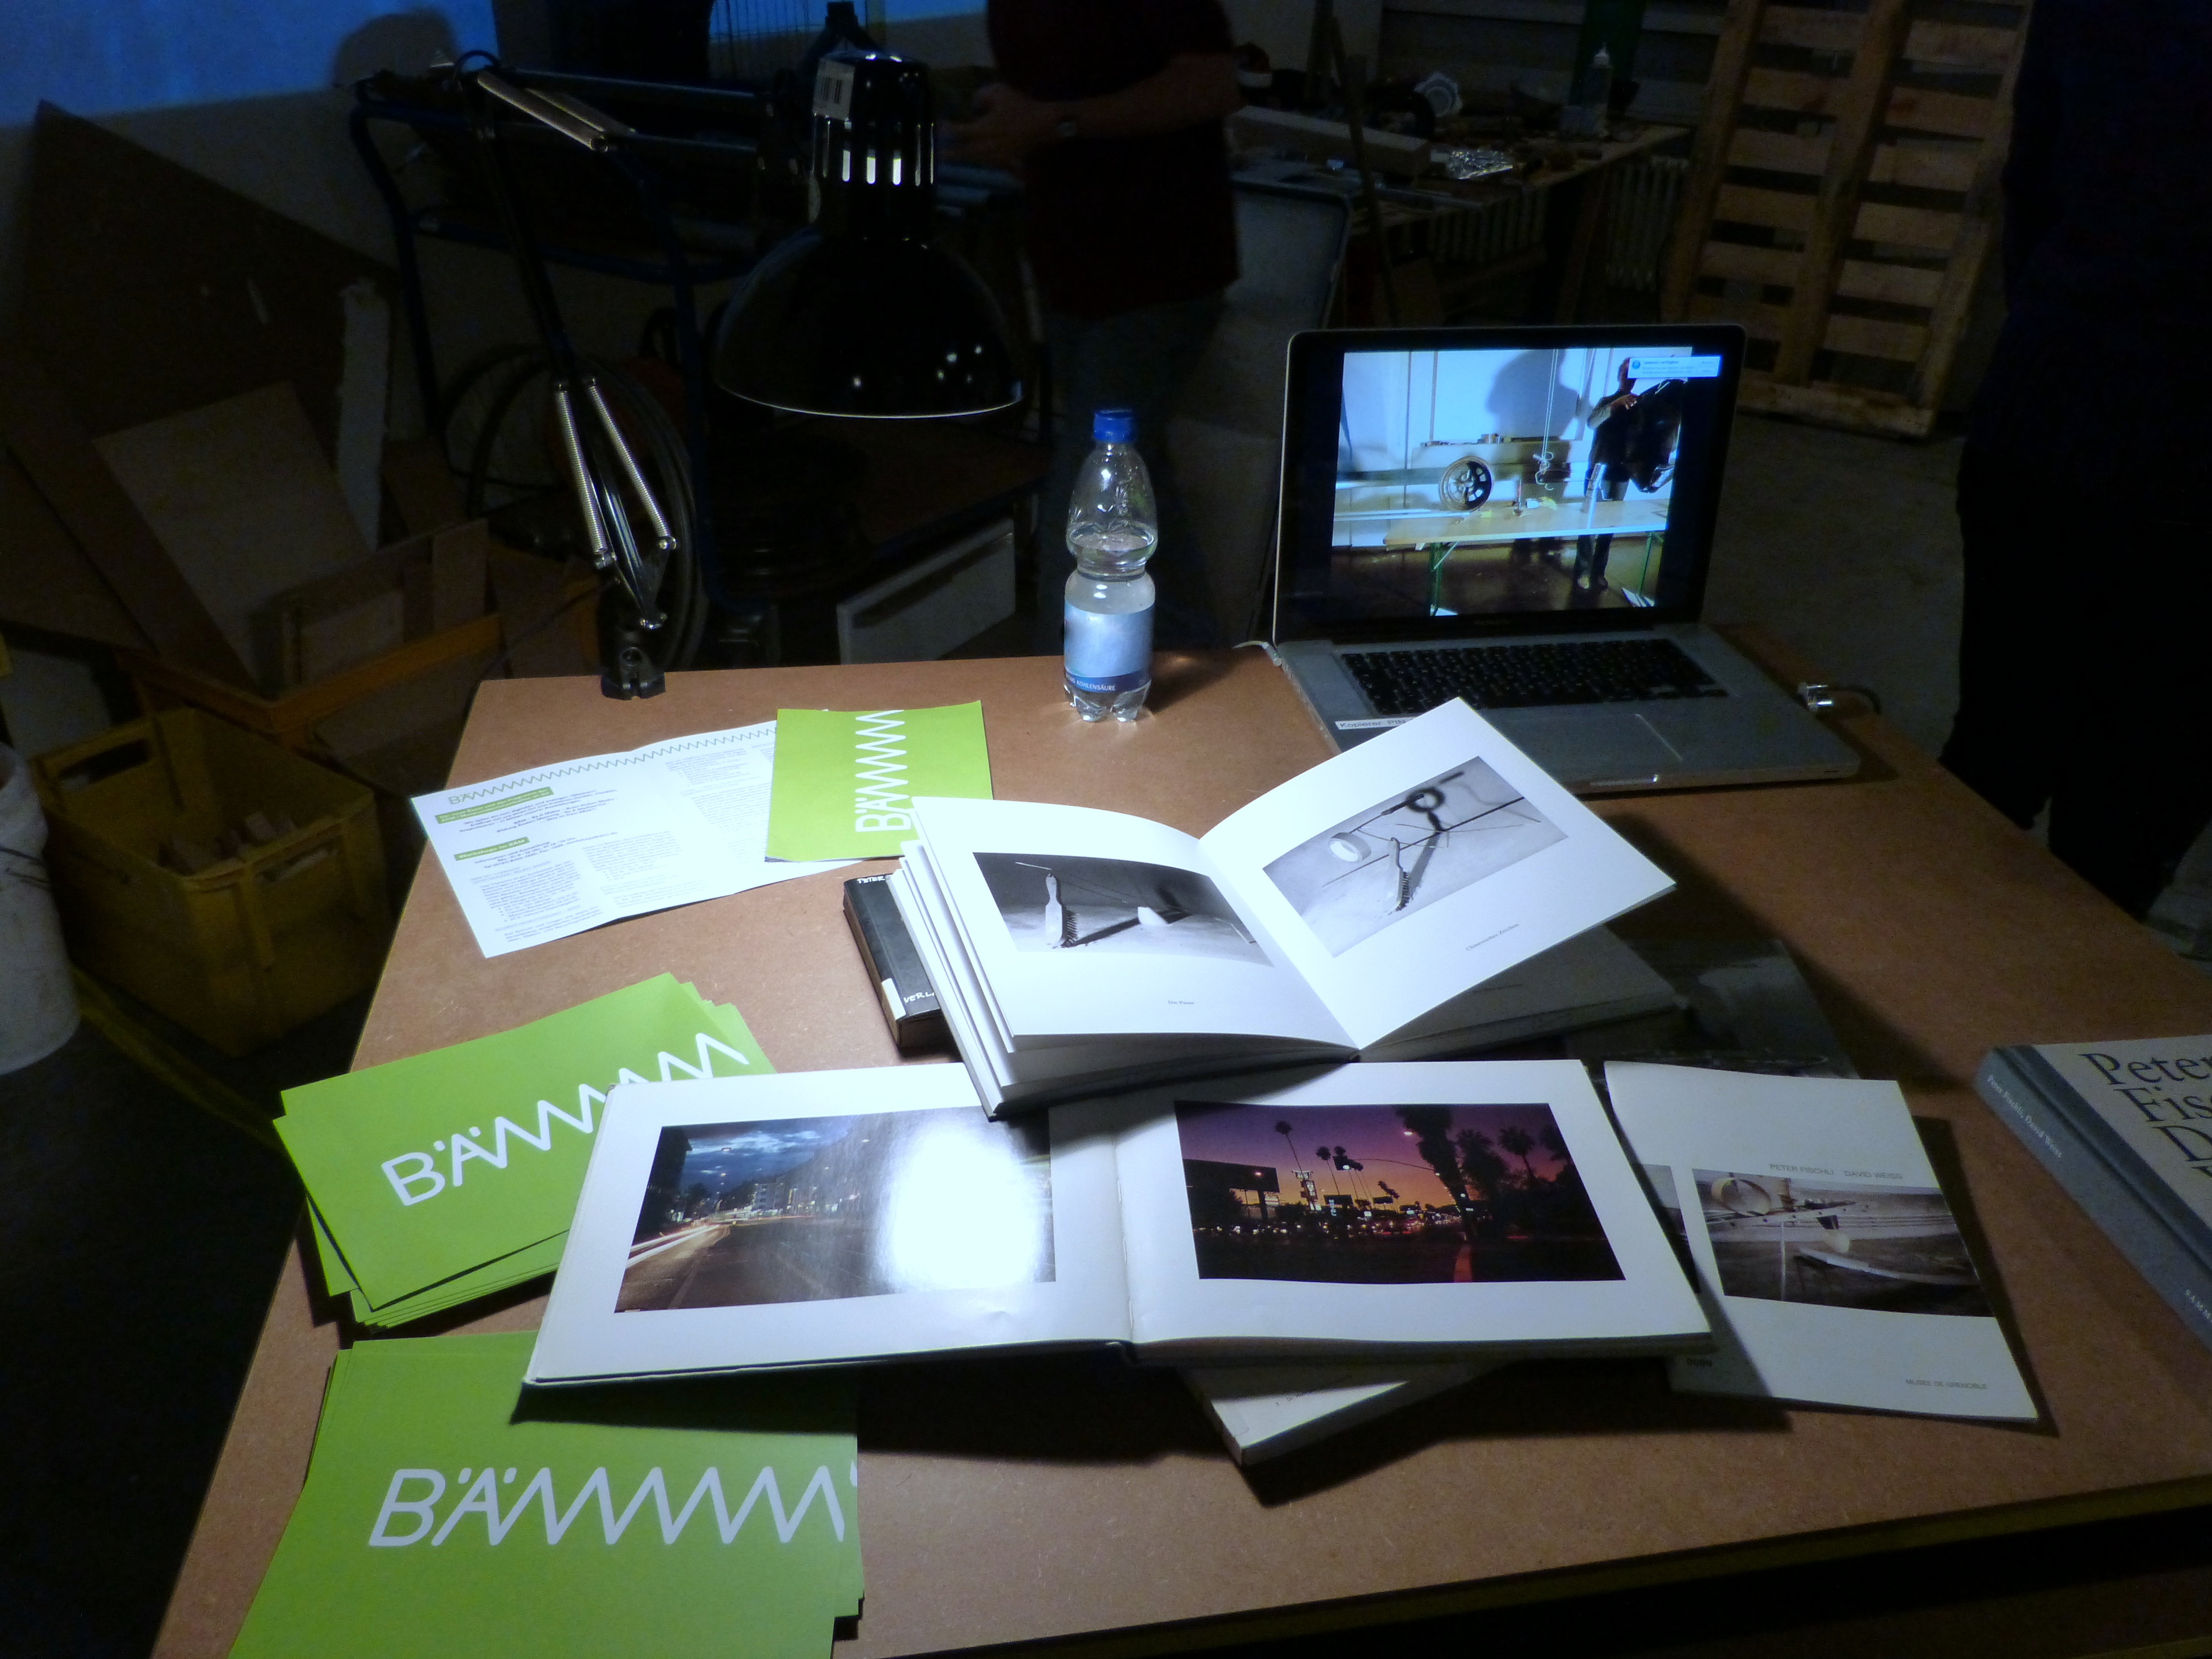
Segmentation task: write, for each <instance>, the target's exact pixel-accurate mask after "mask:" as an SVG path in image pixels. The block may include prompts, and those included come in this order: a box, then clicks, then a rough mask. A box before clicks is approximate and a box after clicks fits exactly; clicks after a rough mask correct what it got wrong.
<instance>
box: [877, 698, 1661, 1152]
mask: <svg viewBox="0 0 2212 1659" xmlns="http://www.w3.org/2000/svg"><path fill="white" fill-rule="evenodd" d="M915 829H916V836H917V839H916V840H915V842H911V843H909V845H908V849H907V853H908V856H907V860H906V863H905V866H904V867H903V868H902V871H901V872H899V879H897V880H896V881H894V883H893V884H892V887H893V891H894V894H895V896H896V897H897V898H898V901H899V905H900V909H901V911H902V914H904V915H905V916H906V917H907V921H908V927H909V929H910V930H911V932H912V933H913V934H914V936H915V941H916V944H917V945H918V946H919V947H920V948H921V951H922V952H923V956H924V958H925V964H926V965H927V968H928V969H929V971H930V974H931V976H932V978H933V980H934V981H936V984H937V987H938V994H939V997H940V999H941V1000H943V1002H944V1004H945V1014H946V1019H947V1022H948V1024H950V1025H951V1029H952V1032H953V1036H954V1041H955V1042H957V1044H958V1046H959V1048H960V1054H961V1059H962V1060H963V1061H964V1062H965V1064H966V1065H967V1066H968V1069H969V1073H970V1075H971V1076H972V1077H973V1078H974V1079H975V1086H976V1090H977V1092H978V1093H979V1094H980V1095H981V1097H982V1098H983V1101H984V1103H985V1104H986V1107H987V1109H989V1110H990V1111H991V1112H993V1114H994V1115H996V1114H997V1113H999V1112H1000V1111H1001V1110H1003V1109H1010V1108H1014V1107H1018V1106H1023V1105H1035V1104H1038V1103H1043V1102H1046V1101H1049V1100H1052V1099H1055V1098H1067V1097H1074V1096H1078V1095H1082V1094H1087V1093H1095V1092H1098V1091H1102V1090H1110V1089H1117V1088H1126V1087H1130V1086H1133V1085H1140V1084H1143V1083H1146V1082H1150V1081H1156V1080H1160V1079H1164V1078H1168V1077H1175V1076H1188V1075H1190V1074H1191V1073H1193V1071H1194V1069H1198V1068H1208V1069H1212V1070H1225V1069H1230V1068H1231V1067H1234V1066H1243V1065H1248V1064H1252V1063H1281V1062H1284V1061H1286V1060H1297V1059H1321V1058H1334V1057H1343V1058H1349V1057H1352V1056H1354V1055H1357V1056H1358V1057H1360V1058H1363V1059H1367V1060H1377V1059H1413V1058H1418V1057H1419V1056H1421V1055H1423V1054H1436V1053H1443V1052H1449V1051H1450V1050H1454V1049H1462V1050H1463V1049H1466V1048H1472V1047H1474V1046H1477V1045H1478V1044H1480V1043H1484V1042H1504V1041H1508V1040H1510V1039H1511V1038H1512V1037H1515V1036H1526V1035H1530V1034H1533V1033H1534V1032H1535V1031H1539V1030H1558V1029H1560V1028H1561V1027H1563V1026H1565V1025H1569V1024H1575V1023H1577V1021H1578V1020H1589V1021H1595V1020H1598V1019H1605V1018H1616V1017H1618V1016H1620V1014H1622V1013H1624V1012H1641V1011H1642V1010H1644V1009H1646V1008H1651V1007H1659V1006H1668V1004H1670V1003H1671V1002H1672V1000H1673V994H1672V992H1671V991H1670V990H1668V987H1667V986H1666V984H1665V981H1662V980H1661V979H1660V978H1659V977H1658V976H1657V975H1656V974H1653V973H1652V972H1651V971H1650V969H1647V968H1645V967H1644V965H1643V964H1642V963H1639V962H1638V961H1637V959H1636V958H1635V957H1634V955H1633V954H1632V953H1631V952H1630V951H1627V950H1626V949H1625V948H1624V947H1622V946H1621V945H1620V943H1619V942H1618V941H1617V940H1614V939H1611V938H1610V937H1609V936H1607V935H1604V934H1601V933H1600V934H1592V933H1590V930H1591V929H1593V928H1595V927H1597V925H1598V924H1599V923H1601V922H1603V921H1607V919H1608V918H1610V917H1613V916H1616V915H1620V913H1621V912H1623V911H1624V910H1627V909H1630V908H1632V907H1634V906H1636V905H1638V904H1642V903H1644V902H1645V901H1647V900H1649V899H1653V898H1656V897H1657V896H1660V895H1661V894H1662V893H1664V892H1666V891H1668V889H1669V888H1670V887H1671V886H1672V885H1673V883H1672V882H1670V881H1669V880H1668V878H1667V876H1666V874H1665V873H1664V872H1662V871H1661V870H1660V869H1659V868H1658V866H1656V865H1654V864H1653V863H1652V862H1651V861H1650V860H1649V859H1647V858H1645V857H1644V855H1643V854H1641V853H1638V851H1637V850H1636V849H1635V848H1632V847H1631V846H1630V845H1629V844H1628V843H1627V842H1626V841H1624V840H1622V839H1621V838H1620V836H1619V835H1617V834H1616V833H1615V832H1614V831H1613V829H1610V828H1608V827H1607V825H1606V824H1605V823H1604V822H1603V821H1602V820H1601V819H1600V818H1598V817H1596V816H1595V814H1594V813H1592V812H1591V811H1589V808H1588V807H1586V806H1584V805H1583V804H1582V803H1581V802H1580V801H1578V800H1577V799H1575V798H1574V797H1573V796H1572V795H1571V794H1570V793H1567V791H1566V790H1565V789H1563V788H1561V787H1559V785H1558V784H1557V783H1555V782H1553V781H1552V779H1551V778H1550V777H1548V776H1547V775H1546V774H1545V773H1544V772H1543V770H1542V769H1541V768H1539V767H1538V766H1537V765H1536V764H1535V763H1534V762H1533V761H1531V760H1529V759H1528V757H1527V756H1525V755H1523V754H1522V753H1521V751H1520V750H1517V749H1516V748H1514V747H1513V745H1512V744H1510V743H1508V742H1507V741H1506V740H1505V739H1504V738H1503V737H1502V736H1500V735H1499V734H1498V732H1497V731H1496V730H1495V729H1494V728H1493V727H1492V726H1491V725H1490V724H1489V723H1488V722H1487V721H1486V720H1483V719H1482V717H1481V716H1480V715H1479V714H1475V713H1474V710H1472V709H1470V708H1468V706H1467V705H1466V704H1465V703H1464V702H1456V701H1455V702H1449V703H1446V704H1444V705H1443V706H1442V707H1441V708H1435V709H1432V710H1431V711H1430V712H1429V713H1428V714H1424V715H1422V716H1421V717H1420V718H1419V719H1418V720H1411V721H1409V722H1407V724H1406V725H1404V726H1399V727H1398V728H1396V729H1395V731H1391V732H1385V733H1383V735H1382V736H1381V737H1379V738H1375V739H1374V740H1373V741H1371V742H1369V743H1364V744H1360V745H1359V747H1358V748H1357V749H1353V750H1349V751H1347V752H1346V753H1344V754H1341V755H1339V756H1337V757H1334V759H1331V760H1328V761H1325V762H1323V763H1322V764H1321V765H1319V766H1316V767H1315V768H1313V769H1311V770H1310V771H1309V772H1305V773H1304V774H1302V775H1299V776H1297V777H1295V778H1292V779H1291V781H1289V782H1287V783H1285V784H1283V785H1281V786H1279V787H1277V788H1274V789H1272V790H1270V791H1268V792H1267V793H1266V794H1264V795H1262V796H1261V797H1260V799H1257V800H1255V801H1254V802H1253V803H1252V804H1251V805H1249V806H1246V807H1244V808H1243V809H1242V810H1241V811H1237V812H1234V813H1232V814H1231V815H1230V816H1229V817H1227V818H1225V819H1224V820H1223V821H1222V822H1221V823H1218V824H1217V825H1216V826H1214V828H1213V829H1212V830H1211V831H1209V832H1208V833H1207V834H1206V835H1205V836H1202V837H1194V836H1187V835H1184V834H1183V833H1182V831H1180V830H1176V829H1169V828H1167V827H1166V826H1164V825H1162V824H1158V823H1151V822H1148V821H1147V820H1146V819H1143V818H1136V817H1127V816H1126V815H1124V814H1121V813H1118V812H1106V811H1096V810H1093V809H1089V808H1083V807H1072V806H1048V805H1037V804H1035V803H1031V802H1025V801H973V800H941V799H921V800H919V801H917V802H916V803H915ZM1585 936H1587V937H1585ZM1570 941H1571V943H1570ZM1561 946H1565V949H1558V948H1557V947H1561ZM1547 953H1548V955H1547ZM1540 958H1541V959H1542V960H1541V961H1540V960H1539V959H1540ZM1514 970H1519V971H1518V972H1517V973H1516V972H1515V971H1514Z"/></svg>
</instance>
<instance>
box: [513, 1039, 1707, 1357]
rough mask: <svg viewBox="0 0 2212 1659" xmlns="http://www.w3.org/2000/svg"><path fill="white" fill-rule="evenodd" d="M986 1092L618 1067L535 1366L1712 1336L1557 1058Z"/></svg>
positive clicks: (910, 1073) (1567, 1064) (927, 1072)
mask: <svg viewBox="0 0 2212 1659" xmlns="http://www.w3.org/2000/svg"><path fill="white" fill-rule="evenodd" d="M976 1105H977V1102H976V1099H975V1093H974V1091H973V1090H972V1089H970V1088H969V1084H968V1079H967V1077H966V1075H965V1074H964V1073H963V1072H962V1070H961V1069H960V1068H958V1067H957V1066H895V1067H888V1068H880V1069H874V1070H866V1071H852V1072H803V1073H783V1074H781V1075H773V1076H763V1077H757V1078H750V1077H749V1078H742V1079H723V1080H717V1081H714V1082H709V1083H683V1084H651V1083H648V1084H632V1085H624V1086H623V1087H622V1088H620V1089H617V1090H616V1091H613V1092H612V1093H611V1095H610V1096H609V1097H608V1106H607V1111H606V1114H605V1119H604V1121H603V1122H602V1125H601V1127H600V1129H599V1139H598V1144H597V1146H595V1147H594V1148H593V1151H592V1164H591V1169H590V1171H589V1173H588V1174H587V1176H586V1178H585V1182H584V1191H583V1196H582V1198H581V1200H580V1202H579V1203H578V1206H577V1209H576V1215H575V1220H574V1225H573V1226H572V1227H571V1228H570V1231H569V1234H568V1247H567V1249H566V1251H565V1253H564V1254H563V1255H562V1261H561V1269H560V1273H559V1274H558V1276H557V1277H556V1279H555V1280H554V1285H553V1293H552V1297H551V1299H550V1302H549V1303H548V1304H547V1307H546V1310H545V1319H544V1325H543V1326H542V1327H541V1328H540V1330H539V1332H538V1346H537V1348H536V1351H535V1352H533V1354H532V1358H531V1363H530V1370H529V1373H528V1378H527V1380H528V1381H529V1382H531V1383H535V1384H541V1385H551V1384H566V1383H603V1382H608V1381H612V1380H617V1379H620V1378H624V1377H647V1376H688V1375H696V1374H700V1373H708V1372H718V1371H737V1370H753V1369H757V1368H762V1367H768V1366H778V1365H822V1364H847V1363H852V1362H858V1361H865V1360H879V1359H896V1358H916V1357H923V1356H930V1355H938V1354H952V1353H969V1352H981V1351H996V1352H1007V1351H1016V1350H1033V1351H1041V1350H1049V1349H1055V1348H1062V1349H1065V1348H1079V1347H1085V1346H1098V1345H1103V1344H1120V1345H1125V1346H1127V1347H1129V1348H1130V1349H1131V1350H1132V1351H1133V1354H1134V1356H1135V1357H1136V1358H1139V1359H1143V1360H1156V1361H1161V1362H1167V1363H1175V1364H1192V1363H1200V1362H1211V1363H1216V1364H1218V1363H1225V1362H1236V1363H1250V1362H1256V1361H1268V1360H1273V1361H1278V1362H1280V1361H1289V1360H1295V1359H1299V1358H1315V1359H1321V1360H1334V1359H1342V1358H1348V1357H1355V1356H1357V1357H1364V1358H1370V1359H1373V1360H1376V1361H1387V1360H1393V1359H1408V1358H1451V1357H1466V1358H1485V1357H1488V1358H1522V1357H1528V1356H1533V1355H1537V1354H1581V1353H1650V1352H1660V1353H1680V1352H1687V1351H1693V1350H1696V1349H1699V1348H1702V1347H1703V1346H1705V1343H1706V1324H1705V1316H1704V1315H1703V1314H1702V1313H1700V1312H1699V1307H1698V1301H1697V1297H1696V1296H1695V1295H1694V1294H1693V1293H1692V1291H1691V1289H1690V1286H1689V1284H1688V1282H1687V1280H1686V1279H1685V1278H1684V1276H1683V1273H1682V1270H1681V1268H1680V1266H1679V1265H1678V1263H1677V1261H1676V1260H1675V1256H1674V1251H1673V1250H1672V1249H1671V1248H1670V1247H1669V1245H1668V1242H1667V1239H1666V1237H1665V1235H1664V1234H1663V1233H1662V1231H1661V1230H1660V1226H1659V1223H1658V1220H1657V1218H1656V1217H1655V1216H1654V1214H1653V1213H1652V1210H1651V1207H1650V1205H1649V1204H1648V1203H1647V1202H1646V1201H1645V1200H1644V1194H1643V1193H1642V1191H1641V1189H1640V1188H1638V1184H1637V1180H1636V1176H1635V1174H1634V1172H1633V1171H1632V1170H1631V1168H1630V1166H1629V1164H1628V1161H1627V1158H1626V1154H1625V1153H1624V1152H1622V1150H1621V1147H1620V1141H1619V1139H1617V1138H1616V1137H1615V1136H1614V1134H1613V1128H1612V1126H1611V1124H1610V1122H1609V1121H1607V1117H1606V1115H1605V1112H1604V1109H1603V1108H1602V1107H1601V1106H1600V1105H1599V1103H1598V1100H1597V1097H1596V1094H1595V1091H1593V1090H1592V1088H1591V1086H1590V1084H1589V1078H1588V1077H1587V1075H1586V1074H1585V1073H1583V1068H1582V1067H1581V1066H1580V1065H1578V1064H1577V1063H1576V1062H1574V1061H1571V1060H1525V1061H1496V1062H1482V1061H1445V1060H1432V1061H1425V1062H1416V1063H1410V1064H1401V1065H1361V1066H1333V1067H1328V1068H1322V1069H1317V1070H1312V1071H1308V1070H1304V1069H1301V1070H1299V1071H1297V1072H1291V1073H1279V1074H1275V1075H1272V1076H1268V1077H1265V1078H1259V1079H1253V1078H1245V1079H1231V1080H1217V1081H1216V1082H1213V1083H1211V1084H1192V1085H1183V1086H1179V1087H1176V1088H1174V1089H1170V1090H1162V1091H1152V1092H1147V1093H1144V1094H1139V1095H1134V1096H1129V1097H1123V1098H1121V1099H1118V1100H1115V1101H1110V1102H1087V1103H1082V1104H1079V1105H1072V1106H1063V1107H1057V1108H1054V1109H1053V1110H1052V1111H1050V1112H1049V1113H1043V1114H1038V1115H1031V1116H1028V1117H1024V1118H1019V1119H1016V1120H1012V1121H1003V1122H1000V1121H992V1120H991V1119H988V1118H987V1117H985V1116H984V1115H982V1113H981V1112H980V1111H978V1110H977V1109H976Z"/></svg>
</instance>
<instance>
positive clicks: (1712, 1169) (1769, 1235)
mask: <svg viewBox="0 0 2212 1659" xmlns="http://www.w3.org/2000/svg"><path fill="white" fill-rule="evenodd" d="M1605 1076H1606V1089H1607V1092H1608V1093H1609V1094H1610V1095H1611V1096H1612V1097H1613V1111H1614V1113H1615V1115H1617V1116H1618V1117H1619V1119H1620V1128H1621V1133H1623V1134H1624V1135H1626V1137H1627V1139H1628V1141H1629V1145H1630V1146H1631V1148H1632V1151H1633V1152H1634V1155H1635V1156H1636V1157H1637V1158H1639V1159H1640V1160H1642V1162H1643V1164H1644V1173H1645V1175H1646V1176H1647V1178H1649V1179H1650V1182H1651V1184H1652V1188H1653V1191H1654V1194H1655V1195H1656V1196H1657V1197H1658V1199H1659V1200H1660V1203H1661V1205H1662V1207H1664V1208H1668V1209H1670V1210H1671V1211H1672V1214H1673V1217H1674V1218H1679V1219H1675V1220H1674V1222H1673V1225H1674V1226H1676V1227H1679V1228H1680V1230H1681V1233H1682V1235H1683V1236H1684V1237H1686V1242H1687V1244H1688V1248H1689V1251H1690V1255H1691V1256H1692V1260H1693V1261H1695V1262H1696V1264H1697V1269H1698V1277H1699V1283H1700V1285H1703V1286H1704V1287H1705V1291H1706V1296H1705V1301H1706V1306H1707V1309H1708V1310H1709V1311H1710V1312H1711V1316H1712V1322H1713V1335H1714V1338H1715V1340H1716V1342H1717V1350H1716V1352H1714V1353H1713V1354H1712V1355H1711V1357H1710V1358H1690V1359H1680V1360H1676V1361H1674V1364H1673V1366H1672V1368H1671V1369H1672V1371H1673V1375H1674V1386H1675V1387H1676V1388H1678V1389H1684V1390H1686V1391H1687V1392H1691V1393H1698V1394H1734V1395H1757V1396H1764V1397H1769V1398H1772V1399H1776V1400H1802V1401H1811V1402H1815V1403H1819V1404H1822V1405H1832V1406H1853V1407H1860V1408H1862V1409H1865V1410H1872V1411H1897V1412H1917V1413H1928V1414H1930V1415H1935V1416H1944V1417H1998V1418H2033V1417H2034V1416H2035V1415H2036V1410H2035V1403H2034V1401H2033V1400H2032V1399H2030V1398H2029V1396H2028V1392H2027V1386H2026V1385H2025V1384H2024V1383H2022V1382H2021V1376H2020V1370H2019V1367H2018V1366H2016V1365H2015V1364H2014V1363H2013V1358H2012V1351H2011V1349H2010V1348H2009V1347H2008V1346H2006V1343H2005V1338H2004V1333H2003V1331H2002V1329H2000V1328H1999V1327H1998V1325H1997V1322H1996V1319H1995V1318H1994V1317H1993V1316H1991V1315H1990V1312H1989V1306H1990V1304H1989V1300H1988V1297H1987V1295H1986V1294H1985V1293H1984V1291H1983V1289H1982V1287H1981V1284H1980V1280H1979V1276H1978V1273H1976V1271H1975V1267H1974V1264H1973V1262H1972V1261H1971V1260H1970V1259H1969V1258H1968V1256H1967V1255H1966V1244H1965V1242H1964V1241H1963V1240H1962V1239H1961V1238H1960V1236H1959V1231H1958V1226H1957V1224H1956V1222H1955V1221H1954V1220H1953V1218H1952V1217H1951V1212H1950V1209H1949V1206H1948V1205H1947V1204H1946V1203H1945V1202H1944V1200H1943V1195H1942V1192H1941V1190H1940V1189H1939V1188H1938V1187H1937V1184H1936V1172H1935V1170H1933V1169H1932V1168H1931V1167H1930V1166H1929V1162H1928V1154H1927V1152H1925V1151H1924V1150H1923V1148H1922V1146H1921V1145H1920V1137H1919V1136H1918V1134H1917V1133H1915V1132H1914V1129H1913V1127H1912V1117H1911V1113H1910V1112H1909V1111H1908V1110H1907V1109H1906V1107H1905V1097H1904V1096H1903V1095H1901V1094H1899V1092H1898V1088H1897V1085H1895V1084H1894V1083H1874V1082H1862V1081H1859V1080H1858V1079H1847V1078H1794V1077H1769V1076H1764V1075H1753V1074H1751V1073H1741V1072H1714V1071H1707V1070H1704V1069H1702V1068H1699V1067H1696V1066H1648V1065H1638V1064H1631V1063H1626V1062H1622V1061H1618V1060H1616V1061H1612V1062H1609V1063H1608V1064H1607V1066H1606V1068H1605Z"/></svg>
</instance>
